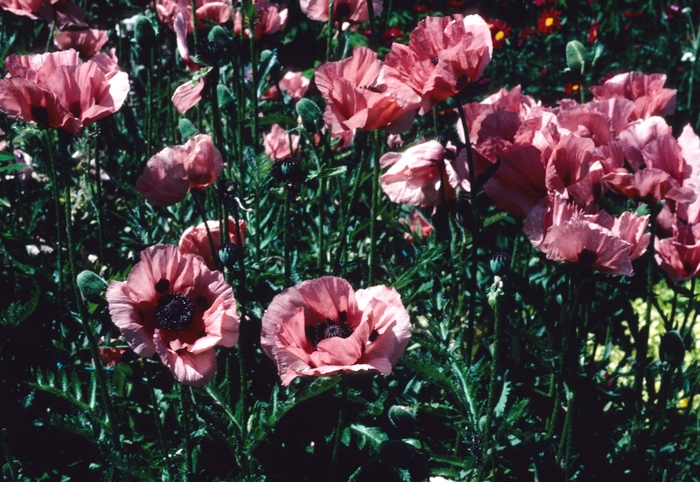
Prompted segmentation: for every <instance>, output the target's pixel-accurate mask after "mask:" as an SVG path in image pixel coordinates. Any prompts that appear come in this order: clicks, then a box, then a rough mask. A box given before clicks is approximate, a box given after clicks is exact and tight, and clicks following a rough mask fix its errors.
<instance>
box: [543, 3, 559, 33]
mask: <svg viewBox="0 0 700 482" xmlns="http://www.w3.org/2000/svg"><path fill="white" fill-rule="evenodd" d="M560 16H561V10H557V9H556V8H548V9H547V10H544V11H543V12H542V13H541V14H540V16H539V17H538V18H537V30H539V32H540V33H541V34H542V35H549V34H552V33H554V32H555V31H556V30H559V28H561V22H560V21H559V17H560Z"/></svg>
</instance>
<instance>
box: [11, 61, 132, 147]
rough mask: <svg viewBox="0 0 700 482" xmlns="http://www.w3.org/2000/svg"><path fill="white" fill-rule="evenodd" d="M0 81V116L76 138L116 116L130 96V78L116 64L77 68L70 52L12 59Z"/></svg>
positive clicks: (86, 65) (89, 62)
mask: <svg viewBox="0 0 700 482" xmlns="http://www.w3.org/2000/svg"><path fill="white" fill-rule="evenodd" d="M5 67H6V68H7V70H8V74H7V77H5V78H4V79H2V80H0V111H2V112H4V113H5V114H7V115H8V116H10V117H12V118H15V119H21V120H23V121H25V122H31V123H35V124H40V125H44V126H49V127H57V128H59V129H64V130H66V131H68V132H70V133H71V134H73V135H78V134H80V133H81V132H82V130H83V128H84V127H85V126H87V125H89V124H92V123H93V122H95V121H97V120H99V119H102V118H104V117H106V116H108V115H110V114H112V113H114V112H116V111H117V110H119V109H120V108H121V106H122V104H123V103H124V101H125V100H126V97H127V95H128V94H129V89H130V87H129V75H128V74H127V73H126V72H122V71H121V70H119V66H118V65H117V60H116V58H115V57H114V53H113V52H112V56H109V55H107V54H102V53H100V54H97V55H95V56H94V57H93V58H92V59H90V60H88V61H87V62H84V63H80V60H79V58H78V52H77V51H75V50H73V49H70V50H65V51H62V52H53V53H47V54H36V55H14V54H13V55H10V56H8V57H7V58H6V59H5Z"/></svg>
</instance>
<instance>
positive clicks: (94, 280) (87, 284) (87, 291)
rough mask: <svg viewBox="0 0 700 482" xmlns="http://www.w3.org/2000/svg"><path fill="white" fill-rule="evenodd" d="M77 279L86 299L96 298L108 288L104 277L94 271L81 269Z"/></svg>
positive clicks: (81, 292)
mask: <svg viewBox="0 0 700 482" xmlns="http://www.w3.org/2000/svg"><path fill="white" fill-rule="evenodd" d="M76 281H77V282H78V289H80V294H81V295H83V299H85V300H94V299H96V298H99V297H101V296H102V294H103V293H104V292H105V290H106V289H107V282H106V281H105V280H104V279H102V277H101V276H100V275H98V274H96V273H93V272H92V271H81V272H80V273H79V274H78V276H77V278H76Z"/></svg>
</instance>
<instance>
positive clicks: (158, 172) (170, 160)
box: [136, 134, 224, 206]
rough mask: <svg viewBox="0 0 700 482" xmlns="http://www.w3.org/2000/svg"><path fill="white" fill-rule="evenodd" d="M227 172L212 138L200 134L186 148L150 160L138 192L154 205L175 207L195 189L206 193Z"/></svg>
mask: <svg viewBox="0 0 700 482" xmlns="http://www.w3.org/2000/svg"><path fill="white" fill-rule="evenodd" d="M223 170H224V163H223V159H222V157H221V153H220V152H219V150H218V149H217V148H216V147H215V146H214V143H213V142H212V140H211V137H209V136H208V135H205V134H198V135H196V136H194V137H193V138H192V139H190V140H189V141H187V143H185V144H184V145H181V146H175V147H166V148H165V149H163V150H162V151H160V152H159V153H157V154H156V155H154V156H153V157H151V158H150V159H149V160H148V163H147V164H146V169H145V170H144V172H143V174H141V176H139V178H138V179H137V180H136V190H137V191H138V192H140V193H141V194H142V195H143V196H144V197H145V198H146V199H148V200H149V202H150V203H151V204H155V205H156V206H172V205H173V204H177V203H179V202H180V201H182V200H183V199H184V198H185V196H187V193H189V192H190V190H191V189H204V188H207V187H209V186H211V185H212V184H214V182H215V181H216V178H217V177H218V175H219V174H221V173H222V172H223Z"/></svg>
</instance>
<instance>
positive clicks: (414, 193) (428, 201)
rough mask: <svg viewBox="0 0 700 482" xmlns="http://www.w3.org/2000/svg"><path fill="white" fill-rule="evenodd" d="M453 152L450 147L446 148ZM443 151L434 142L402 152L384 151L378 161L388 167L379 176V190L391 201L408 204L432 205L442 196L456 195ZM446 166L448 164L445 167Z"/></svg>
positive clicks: (439, 200)
mask: <svg viewBox="0 0 700 482" xmlns="http://www.w3.org/2000/svg"><path fill="white" fill-rule="evenodd" d="M450 150H451V151H452V154H453V155H454V148H451V149H450ZM446 154H447V150H446V149H445V148H444V147H443V146H442V144H440V143H439V142H437V141H428V142H424V143H421V144H417V145H415V146H413V147H409V148H408V149H406V150H405V151H403V152H387V153H386V154H384V155H383V156H382V157H381V159H380V160H379V163H380V164H381V166H382V167H387V166H390V167H389V170H387V171H386V172H385V173H384V174H383V175H382V176H381V178H380V179H379V182H380V183H381V185H382V190H383V191H384V193H385V194H386V195H387V196H389V199H391V201H392V202H395V203H399V204H408V205H409V206H435V205H437V204H440V203H442V194H441V193H440V190H441V187H442V186H443V185H444V189H445V197H446V198H447V199H454V198H455V197H457V194H456V192H455V189H454V187H452V186H451V185H450V183H449V178H450V177H452V178H453V179H456V177H457V176H456V174H455V173H454V171H453V169H452V166H451V165H450V164H449V162H447V163H446V162H445V157H446ZM448 166H449V167H448Z"/></svg>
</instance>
